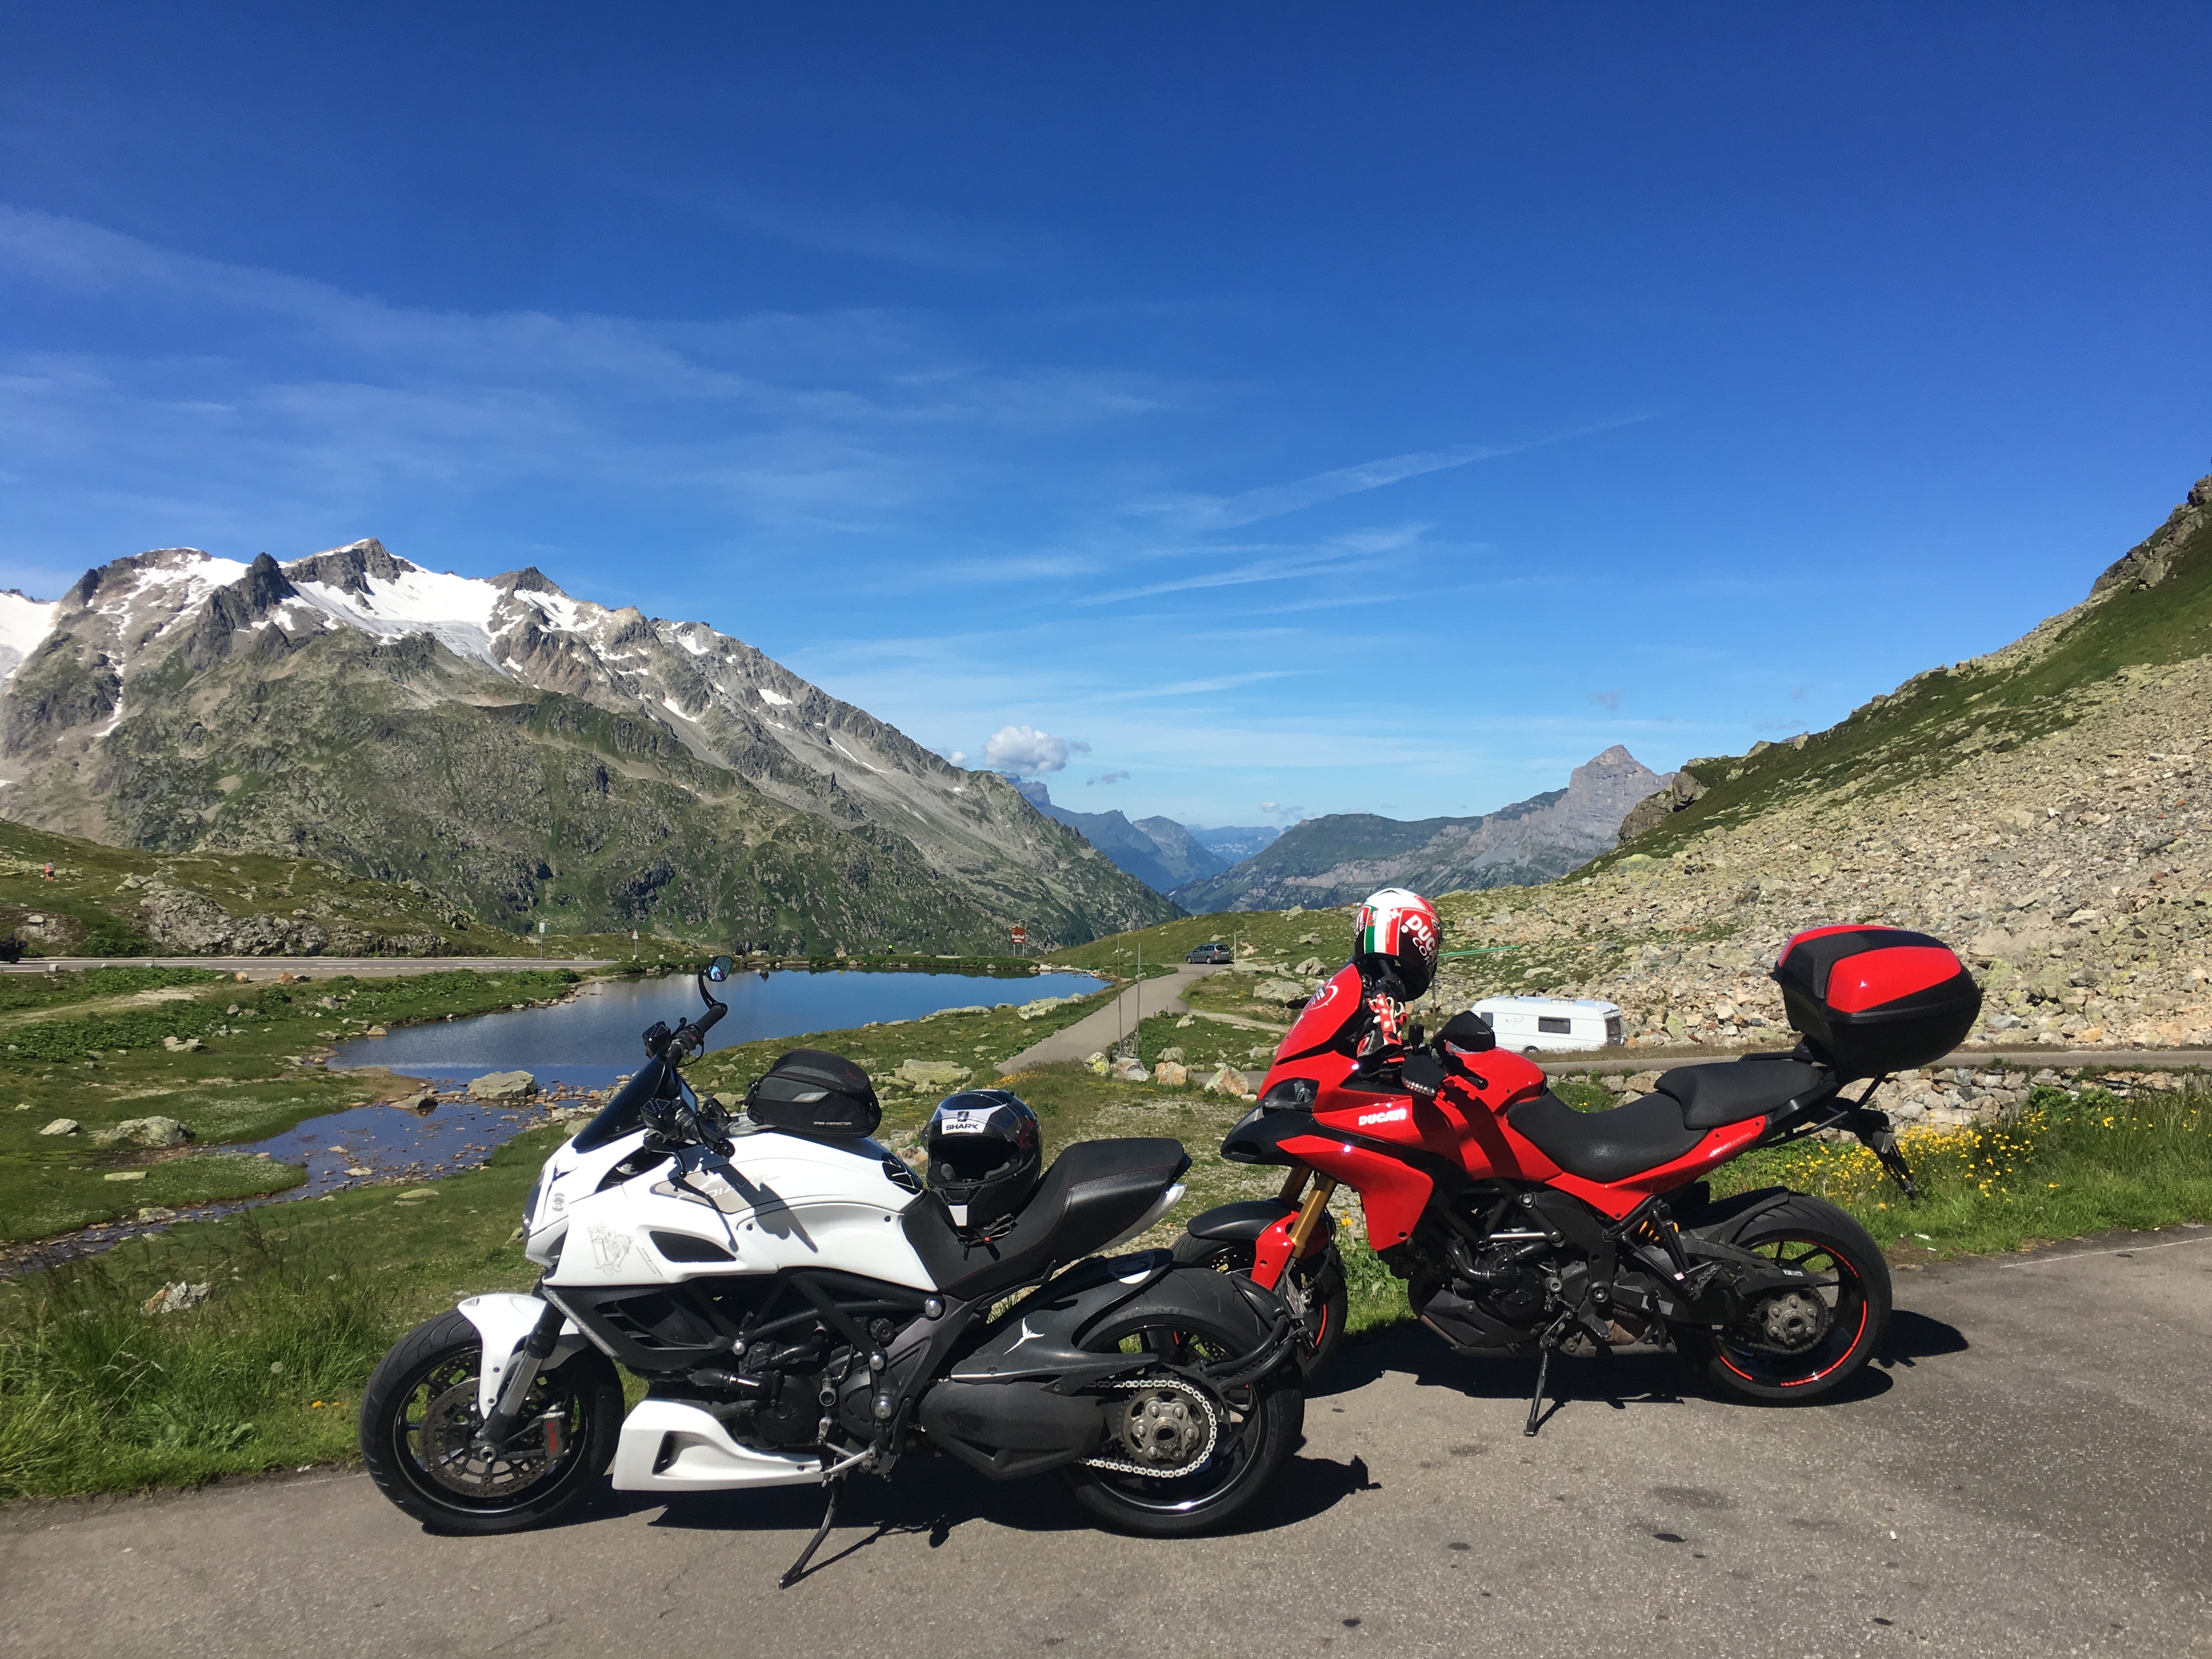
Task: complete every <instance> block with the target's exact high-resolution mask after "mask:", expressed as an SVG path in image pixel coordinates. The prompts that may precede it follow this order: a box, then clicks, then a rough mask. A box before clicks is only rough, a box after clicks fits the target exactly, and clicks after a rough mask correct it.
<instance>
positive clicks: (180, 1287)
mask: <svg viewBox="0 0 2212 1659" xmlns="http://www.w3.org/2000/svg"><path fill="white" fill-rule="evenodd" d="M214 1290H215V1286H214V1285H212V1284H211V1283H210V1284H201V1285H188V1284H186V1283H185V1281H184V1280H183V1279H179V1280H177V1282H176V1283H175V1284H173V1285H162V1286H161V1289H160V1290H158V1291H155V1292H154V1294H153V1295H151V1296H149V1297H147V1298H146V1299H145V1300H144V1301H143V1302H142V1303H140V1304H138V1307H139V1311H140V1312H142V1313H143V1314H145V1315H147V1316H149V1317H151V1316H154V1315H155V1314H173V1313H182V1312H183V1311H184V1310H185V1309H187V1308H197V1307H198V1306H199V1304H201V1303H203V1302H204V1301H206V1300H207V1299H208V1297H210V1295H211V1294H213V1292H214Z"/></svg>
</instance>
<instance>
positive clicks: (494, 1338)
mask: <svg viewBox="0 0 2212 1659" xmlns="http://www.w3.org/2000/svg"><path fill="white" fill-rule="evenodd" d="M460 1310H461V1316H462V1317H463V1318H465V1319H466V1320H467V1321H468V1322H469V1323H470V1324H471V1325H473V1326H475V1327H476V1328H477V1335H478V1336H480V1337H482V1338H483V1364H481V1365H480V1366H478V1367H477V1411H479V1412H481V1413H483V1415H485V1416H487V1417H489V1416H490V1415H491V1409H492V1407H494V1406H495V1405H497V1404H498V1403H499V1388H500V1383H501V1381H502V1380H503V1379H504V1378H505V1377H506V1376H507V1365H508V1364H509V1363H510V1362H511V1361H512V1360H513V1358H514V1355H515V1351H516V1350H517V1349H519V1348H520V1347H521V1346H522V1344H523V1340H524V1339H525V1338H526V1337H527V1336H528V1335H529V1334H531V1332H532V1331H534V1330H536V1329H537V1328H538V1320H539V1319H540V1318H542V1317H543V1316H544V1312H545V1304H544V1303H543V1302H542V1301H540V1300H539V1299H538V1297H534V1296H518V1295H514V1294H513V1293H510V1292H499V1293H495V1294H493V1295H490V1296H472V1297H470V1298H469V1299H468V1300H467V1301H465V1302H464V1303H462V1304H461V1309H460ZM585 1346H586V1343H585V1340H584V1333H583V1329H582V1328H581V1327H580V1326H579V1325H578V1324H577V1323H576V1322H575V1321H574V1320H573V1319H564V1320H562V1322H561V1334H560V1336H559V1337H558V1338H557V1339H556V1340H555V1342H554V1344H553V1352H551V1353H550V1354H548V1355H547V1356H546V1357H545V1363H544V1364H543V1365H541V1366H539V1367H538V1369H539V1370H548V1371H550V1370H552V1369H553V1368H554V1367H555V1366H556V1365H558V1364H561V1362H562V1361H563V1360H565V1359H567V1358H570V1357H571V1356H572V1355H574V1354H577V1353H580V1352H582V1351H583V1349H584V1347H585Z"/></svg>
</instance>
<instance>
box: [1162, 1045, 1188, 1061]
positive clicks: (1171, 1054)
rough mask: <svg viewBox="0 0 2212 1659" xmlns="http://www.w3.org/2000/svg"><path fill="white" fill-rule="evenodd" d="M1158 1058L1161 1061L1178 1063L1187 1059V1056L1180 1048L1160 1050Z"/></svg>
mask: <svg viewBox="0 0 2212 1659" xmlns="http://www.w3.org/2000/svg"><path fill="white" fill-rule="evenodd" d="M1160 1058H1161V1059H1162V1060H1174V1061H1177V1062H1180V1061H1182V1060H1185V1059H1187V1058H1188V1056H1187V1055H1186V1054H1184V1053H1183V1051H1182V1049H1181V1048H1163V1049H1161V1050H1160Z"/></svg>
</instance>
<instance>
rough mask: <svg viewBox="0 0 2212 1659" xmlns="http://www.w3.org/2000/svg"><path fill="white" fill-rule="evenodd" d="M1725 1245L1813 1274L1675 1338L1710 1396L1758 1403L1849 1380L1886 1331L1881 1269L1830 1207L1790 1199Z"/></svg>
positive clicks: (1863, 1238)
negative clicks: (1800, 1284) (1724, 1323)
mask: <svg viewBox="0 0 2212 1659" xmlns="http://www.w3.org/2000/svg"><path fill="white" fill-rule="evenodd" d="M1728 1242H1729V1243H1731V1244H1735V1245H1738V1246H1740V1247H1741V1248H1742V1249H1747V1250H1751V1251H1753V1252H1755V1253H1757V1254H1758V1255H1763V1256H1765V1257H1766V1258H1767V1259H1768V1260H1770V1261H1773V1262H1775V1263H1776V1264H1777V1265H1778V1266H1780V1267H1796V1268H1798V1269H1800V1270H1802V1272H1804V1273H1808V1274H1809V1275H1810V1276H1811V1279H1810V1282H1809V1283H1808V1285H1807V1287H1806V1288H1804V1289H1802V1290H1797V1289H1793V1290H1785V1291H1775V1292H1773V1293H1772V1294H1771V1295H1769V1296H1767V1297H1765V1298H1763V1299H1762V1300H1761V1301H1760V1302H1759V1304H1758V1305H1757V1306H1755V1307H1753V1309H1752V1310H1750V1311H1749V1312H1748V1313H1747V1315H1746V1316H1745V1317H1743V1318H1741V1319H1740V1320H1738V1321H1737V1322H1735V1324H1733V1325H1731V1326H1729V1327H1728V1328H1725V1329H1723V1330H1718V1331H1705V1330H1700V1331H1695V1332H1689V1333H1678V1337H1679V1339H1680V1346H1681V1349H1682V1352H1683V1355H1684V1357H1685V1358H1687V1359H1689V1360H1690V1361H1691V1363H1692V1364H1695V1365H1696V1366H1697V1367H1698V1368H1699V1370H1700V1371H1701V1372H1702V1373H1703V1374H1704V1376H1705V1381H1706V1382H1707V1383H1709V1384H1710V1385H1711V1387H1712V1388H1713V1389H1715V1390H1717V1392H1719V1393H1722V1394H1728V1395H1735V1396H1737V1397H1738V1398H1740V1399H1745V1400H1756V1401H1761V1402H1762V1403H1774V1402H1780V1401H1802V1400H1812V1399H1816V1398H1818V1397H1819V1396H1820V1395H1825V1394H1830V1393H1832V1392H1833V1391H1834V1390H1835V1389H1838V1388H1839V1387H1841V1386H1842V1385H1843V1384H1844V1383H1846V1382H1848V1381H1849V1380H1850V1378H1851V1377H1852V1376H1856V1375H1857V1373H1858V1371H1859V1370H1860V1368H1861V1367H1863V1365H1864V1364H1866V1363H1867V1361H1868V1360H1869V1358H1872V1357H1873V1354H1874V1351H1875V1346H1876V1345H1878V1344H1879V1343H1880V1342H1881V1337H1882V1333H1883V1331H1885V1330H1886V1329H1887V1328H1888V1326H1889V1299H1890V1287H1889V1263H1888V1262H1887V1261H1885V1260H1884V1259H1883V1257H1882V1254H1881V1248H1880V1247H1879V1246H1878V1245H1876V1244H1875V1242H1874V1240H1873V1239H1872V1238H1871V1237H1869V1236H1868V1234H1867V1231H1866V1229H1865V1228H1863V1227H1862V1226H1860V1225H1859V1224H1858V1223H1857V1222H1856V1221H1854V1220H1852V1219H1851V1218H1850V1216H1848V1215H1846V1214H1844V1212H1843V1211H1841V1210H1839V1209H1838V1208H1837V1207H1836V1206H1834V1205H1832V1204H1830V1203H1826V1202H1825V1201H1824V1200H1820V1199H1817V1198H1808V1197H1807V1196H1806V1195H1805V1194H1802V1193H1793V1194H1790V1197H1788V1198H1786V1199H1784V1200H1783V1201H1782V1202H1781V1203H1779V1204H1777V1205H1775V1206H1773V1207H1772V1208H1771V1209H1768V1210H1763V1211H1761V1212H1759V1214H1757V1215H1755V1216H1753V1218H1751V1219H1750V1220H1749V1221H1748V1222H1747V1223H1745V1224H1744V1225H1743V1227H1742V1228H1741V1230H1740V1231H1736V1232H1735V1233H1733V1234H1730V1235H1729V1240H1728Z"/></svg>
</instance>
